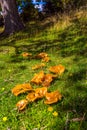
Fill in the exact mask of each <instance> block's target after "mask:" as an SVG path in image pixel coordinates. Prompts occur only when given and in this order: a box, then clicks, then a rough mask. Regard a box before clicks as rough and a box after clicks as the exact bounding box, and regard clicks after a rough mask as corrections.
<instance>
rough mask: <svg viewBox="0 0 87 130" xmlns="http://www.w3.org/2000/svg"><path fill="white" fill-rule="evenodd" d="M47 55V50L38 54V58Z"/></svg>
mask: <svg viewBox="0 0 87 130" xmlns="http://www.w3.org/2000/svg"><path fill="white" fill-rule="evenodd" d="M47 56H48V54H47V53H45V52H41V53H39V54H38V55H36V57H37V58H41V59H42V58H44V57H47Z"/></svg>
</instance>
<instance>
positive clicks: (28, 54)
mask: <svg viewBox="0 0 87 130" xmlns="http://www.w3.org/2000/svg"><path fill="white" fill-rule="evenodd" d="M22 56H23V57H29V56H32V54H31V53H28V52H23V53H22Z"/></svg>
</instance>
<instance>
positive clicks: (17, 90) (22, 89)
mask: <svg viewBox="0 0 87 130" xmlns="http://www.w3.org/2000/svg"><path fill="white" fill-rule="evenodd" d="M31 90H33V88H32V87H31V85H30V84H19V85H16V86H15V87H14V88H13V89H12V93H13V94H14V95H15V96H18V95H19V94H21V93H25V92H27V91H31Z"/></svg>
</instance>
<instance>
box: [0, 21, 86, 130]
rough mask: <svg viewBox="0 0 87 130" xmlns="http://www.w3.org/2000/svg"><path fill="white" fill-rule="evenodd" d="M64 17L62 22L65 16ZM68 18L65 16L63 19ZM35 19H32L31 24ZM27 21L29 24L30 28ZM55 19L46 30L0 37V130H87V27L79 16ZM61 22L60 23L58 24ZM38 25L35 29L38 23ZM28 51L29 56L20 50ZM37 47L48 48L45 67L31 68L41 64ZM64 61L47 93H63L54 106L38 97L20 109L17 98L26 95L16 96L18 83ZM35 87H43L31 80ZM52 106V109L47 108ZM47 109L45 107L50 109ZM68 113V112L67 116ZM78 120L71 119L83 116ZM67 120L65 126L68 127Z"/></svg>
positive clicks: (39, 50) (39, 48)
mask: <svg viewBox="0 0 87 130" xmlns="http://www.w3.org/2000/svg"><path fill="white" fill-rule="evenodd" d="M64 22H65V21H64ZM67 23H68V21H67ZM34 24H35V23H31V25H34ZM31 25H30V24H29V26H30V27H32V26H31ZM60 25H61V22H60V23H56V24H54V26H52V27H51V28H50V27H49V28H50V29H49V28H47V29H46V30H39V29H38V30H39V31H41V32H39V31H35V32H34V27H36V26H33V31H32V29H31V31H32V34H30V32H31V31H29V30H28V29H27V31H26V32H21V33H18V34H15V35H13V36H10V37H8V38H6V39H1V41H0V111H1V114H0V129H1V130H6V129H7V130H10V129H11V130H51V129H52V130H59V129H61V130H64V129H65V128H66V127H69V129H70V130H77V129H81V130H84V129H85V130H86V128H87V125H86V124H87V123H86V119H87V115H86V114H87V110H86V108H87V93H86V91H87V81H86V80H87V79H86V77H87V71H86V67H87V65H86V64H87V63H86V57H87V51H86V49H87V48H86V47H87V44H86V43H87V30H86V20H85V19H84V21H82V20H81V19H77V20H76V21H73V22H71V23H70V24H69V26H68V25H67V24H64V26H63V27H61V26H60ZM62 25H63V24H62ZM59 26H60V27H59ZM36 30H37V28H36ZM24 52H26V53H32V55H33V58H30V57H23V56H22V54H23V53H24ZM40 52H46V53H47V54H48V56H49V57H50V61H49V62H47V63H45V64H46V66H45V67H44V68H40V69H38V70H32V66H35V65H36V64H40V63H42V61H41V59H37V58H35V55H37V54H38V53H40ZM59 64H62V65H63V66H64V67H65V72H64V73H63V74H62V75H61V76H59V77H57V78H55V79H54V80H53V82H52V83H51V84H50V86H49V87H48V92H52V91H55V90H58V91H60V93H61V94H62V96H63V98H62V100H61V101H59V102H58V103H55V104H52V105H50V106H49V105H46V104H44V100H45V98H43V99H40V100H37V101H36V102H33V103H29V104H28V106H27V107H26V109H24V110H23V111H18V110H17V108H16V103H17V102H18V101H19V100H22V99H25V97H26V94H28V93H23V94H20V95H19V96H18V97H15V96H14V95H13V94H12V92H11V90H12V88H13V87H15V86H16V85H17V84H23V83H30V81H31V79H32V78H33V77H34V75H35V73H38V72H40V71H41V70H43V71H44V72H45V73H50V72H49V67H50V66H55V65H59ZM32 86H33V88H38V87H41V86H40V85H34V84H32ZM49 107H50V108H49ZM48 108H49V109H48ZM67 113H68V117H67ZM83 116H84V120H80V121H73V122H72V121H71V120H72V119H73V120H75V119H76V118H79V119H80V118H83ZM67 119H68V120H69V126H67V123H66V121H67Z"/></svg>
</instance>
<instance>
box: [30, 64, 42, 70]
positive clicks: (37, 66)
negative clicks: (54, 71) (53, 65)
mask: <svg viewBox="0 0 87 130" xmlns="http://www.w3.org/2000/svg"><path fill="white" fill-rule="evenodd" d="M44 66H45V64H44V63H41V64H38V65H35V66H33V67H32V69H33V70H35V69H39V68H42V67H44Z"/></svg>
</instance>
